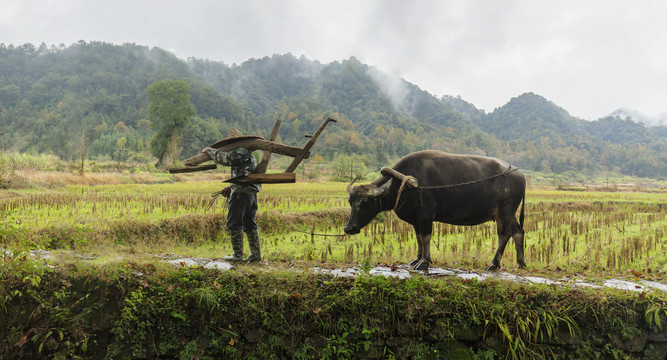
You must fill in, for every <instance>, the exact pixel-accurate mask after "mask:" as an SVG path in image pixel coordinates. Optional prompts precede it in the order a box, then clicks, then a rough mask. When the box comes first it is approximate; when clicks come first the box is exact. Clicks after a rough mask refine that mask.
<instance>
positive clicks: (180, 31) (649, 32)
mask: <svg viewBox="0 0 667 360" xmlns="http://www.w3.org/2000/svg"><path fill="white" fill-rule="evenodd" d="M665 15H667V2H665V1H662V0H643V1H622V0H589V1H579V0H576V1H575V0H562V1H535V0H415V1H404V0H364V1H356V0H339V1H330V0H327V1H323V0H246V1H215V0H190V1H183V0H178V1H177V0H143V1H135V0H96V1H87V0H4V1H2V8H1V11H0V43H4V44H6V45H9V44H14V45H21V44H23V43H28V42H29V43H33V44H35V45H38V44H40V43H42V42H44V43H46V44H47V45H59V44H61V43H62V44H65V45H70V44H72V43H75V42H77V41H79V40H85V41H105V42H111V43H115V44H123V43H136V44H140V45H147V46H150V47H153V46H157V47H160V48H163V49H165V50H168V51H171V52H174V53H175V54H176V55H177V56H179V57H180V58H182V59H187V58H188V57H197V58H205V59H210V60H214V61H222V62H224V63H226V64H234V63H236V64H240V63H242V62H243V61H245V60H247V59H250V58H261V57H264V56H271V55H273V54H285V53H292V54H294V55H296V56H301V55H304V56H306V57H307V58H308V59H310V60H318V61H320V62H322V63H324V64H326V63H329V62H332V61H342V60H344V59H347V58H349V57H351V56H354V57H356V58H357V59H359V60H360V61H361V62H363V63H365V64H368V65H371V66H374V67H376V68H377V69H379V70H380V71H383V72H386V73H388V74H390V75H392V76H398V77H403V78H404V79H405V80H407V81H409V82H411V83H414V84H415V85H417V86H419V87H420V88H421V89H424V90H426V91H428V92H430V93H431V94H433V95H435V96H437V97H440V96H442V95H452V96H457V95H460V96H461V97H462V98H463V99H465V100H467V101H469V102H471V103H473V104H475V105H476V106H477V107H479V108H482V109H484V110H486V111H487V112H488V111H493V109H494V108H496V107H499V106H502V105H504V104H505V103H506V102H507V101H509V99H511V98H512V97H515V96H518V95H520V94H522V93H525V92H534V93H536V94H539V95H542V96H544V97H545V98H547V99H549V100H551V101H553V102H554V103H556V104H558V105H559V106H561V107H563V108H565V109H566V110H567V111H568V112H570V113H571V114H572V115H574V116H579V117H582V118H586V119H596V118H599V117H602V116H605V115H607V114H609V113H611V112H612V111H614V110H616V109H618V108H621V107H628V108H633V109H638V110H639V111H641V112H642V113H646V114H649V115H651V116H652V115H655V114H661V113H664V112H665V111H667V105H666V104H665V102H664V99H666V98H667V65H665V61H664V60H665V59H667V46H665V43H666V42H667V26H665V22H664V18H665ZM393 95H395V96H399V97H400V95H401V93H400V91H399V92H397V93H394V94H393Z"/></svg>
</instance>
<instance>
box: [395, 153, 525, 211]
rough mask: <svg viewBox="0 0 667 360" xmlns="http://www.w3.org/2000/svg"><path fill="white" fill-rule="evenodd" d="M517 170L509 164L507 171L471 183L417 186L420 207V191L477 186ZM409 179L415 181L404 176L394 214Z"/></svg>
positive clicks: (421, 198) (422, 202)
mask: <svg viewBox="0 0 667 360" xmlns="http://www.w3.org/2000/svg"><path fill="white" fill-rule="evenodd" d="M517 170H519V168H518V167H515V166H512V164H510V166H509V167H508V168H507V170H505V171H503V172H501V173H498V174H495V175H491V176H487V177H485V178H482V179H477V180H471V181H467V182H463V183H458V184H447V185H430V186H418V187H417V190H418V191H419V202H420V203H421V205H422V206H424V198H423V197H422V190H424V189H426V190H431V189H445V188H453V187H458V186H465V185H472V184H477V183H481V182H484V181H487V180H491V179H495V178H497V177H501V176H505V175H507V174H509V173H511V172H514V171H517ZM410 179H415V178H414V177H413V176H410V175H405V177H404V178H403V180H402V181H401V186H400V187H399V188H398V194H397V195H396V204H394V212H396V210H397V209H398V203H399V201H400V199H401V194H402V193H403V190H404V188H405V184H406V183H407V182H408V181H409V180H410ZM415 180H417V179H415ZM417 181H418V180H417Z"/></svg>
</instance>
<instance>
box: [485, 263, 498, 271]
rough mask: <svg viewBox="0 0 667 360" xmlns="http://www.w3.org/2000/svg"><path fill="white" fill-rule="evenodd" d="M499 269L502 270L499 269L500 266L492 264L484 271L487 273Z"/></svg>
mask: <svg viewBox="0 0 667 360" xmlns="http://www.w3.org/2000/svg"><path fill="white" fill-rule="evenodd" d="M499 268H500V267H499V266H496V264H490V265H489V266H487V267H486V269H484V270H485V271H496V270H498V269H499Z"/></svg>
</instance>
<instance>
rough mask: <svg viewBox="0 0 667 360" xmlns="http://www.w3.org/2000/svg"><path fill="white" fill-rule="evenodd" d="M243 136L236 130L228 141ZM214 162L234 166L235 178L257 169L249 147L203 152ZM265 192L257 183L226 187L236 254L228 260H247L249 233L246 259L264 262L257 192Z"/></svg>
mask: <svg viewBox="0 0 667 360" xmlns="http://www.w3.org/2000/svg"><path fill="white" fill-rule="evenodd" d="M242 136H243V134H242V133H241V131H239V130H237V129H232V131H230V132H229V135H227V139H232V138H238V137H242ZM202 153H204V154H206V155H208V156H209V157H210V158H211V159H212V160H213V162H215V163H217V164H220V165H224V166H231V170H232V175H231V176H232V178H237V177H247V176H249V175H250V174H252V172H253V171H254V170H255V168H256V167H257V160H256V159H255V157H254V156H253V155H252V151H250V150H248V149H246V148H238V149H234V150H231V151H227V152H224V151H219V150H217V149H214V148H212V147H207V148H206V149H204V150H202ZM261 190H262V185H260V184H255V183H243V184H237V183H232V185H231V186H228V187H226V188H224V189H223V190H222V191H221V194H222V195H223V196H225V197H228V198H229V203H228V205H227V206H228V209H229V211H228V213H227V232H228V233H229V237H230V238H231V241H232V249H233V250H234V254H232V255H230V256H226V257H224V260H228V261H241V260H244V259H243V232H244V231H245V233H246V237H247V238H248V246H249V247H250V255H249V256H248V257H246V258H245V261H246V262H258V261H261V260H262V255H261V250H260V244H259V231H258V230H257V224H256V223H255V214H256V213H257V193H258V192H260V191H261Z"/></svg>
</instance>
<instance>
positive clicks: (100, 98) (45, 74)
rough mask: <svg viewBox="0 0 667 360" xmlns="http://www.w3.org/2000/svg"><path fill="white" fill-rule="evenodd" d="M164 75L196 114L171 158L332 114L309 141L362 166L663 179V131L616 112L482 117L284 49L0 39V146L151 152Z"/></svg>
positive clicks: (293, 129)
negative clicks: (439, 154) (421, 160)
mask: <svg viewBox="0 0 667 360" xmlns="http://www.w3.org/2000/svg"><path fill="white" fill-rule="evenodd" d="M164 80H169V81H180V82H183V84H186V85H187V88H188V94H189V100H190V102H191V103H192V105H193V108H194V109H193V110H194V111H195V112H196V114H195V115H193V116H191V117H190V120H189V121H188V122H187V124H185V125H184V127H183V128H182V129H180V130H179V131H178V134H177V135H178V137H179V138H180V142H179V143H180V146H179V151H180V158H181V159H183V158H186V157H190V156H192V155H193V154H196V153H198V152H199V151H200V149H201V148H202V147H203V146H206V145H209V144H211V143H213V142H215V141H217V140H219V139H221V138H222V137H224V134H226V133H228V132H229V130H230V129H231V128H234V127H236V128H239V129H240V130H242V131H243V132H244V133H246V134H259V135H264V136H268V132H269V131H270V129H271V127H272V125H273V122H274V121H275V119H278V118H279V119H282V120H283V125H282V127H281V131H280V133H279V141H281V142H284V143H287V144H290V145H296V146H301V145H303V143H304V142H305V140H304V138H303V136H304V134H309V133H312V132H313V131H314V130H315V129H316V128H317V126H319V124H320V123H321V122H322V121H323V119H325V118H326V117H328V116H330V117H333V118H335V119H337V120H338V124H336V125H335V126H331V127H329V128H327V130H326V132H325V133H324V134H323V136H322V137H321V138H320V140H319V141H318V144H317V146H316V148H315V149H314V151H315V152H316V153H317V154H318V155H319V156H320V157H321V158H323V160H325V161H329V162H334V160H335V159H343V158H344V157H343V155H345V156H348V157H350V158H354V157H355V156H356V158H357V159H359V161H361V162H363V165H364V166H365V167H366V168H367V170H368V171H373V170H376V169H378V168H379V167H381V166H386V165H389V164H390V163H391V162H392V161H394V160H395V159H397V158H399V157H401V156H404V155H406V154H408V153H410V152H413V151H417V150H423V149H437V150H443V151H448V152H453V153H471V154H480V155H482V154H483V155H491V156H500V157H503V158H506V159H508V160H509V161H511V162H512V163H513V164H515V165H517V166H519V167H522V168H525V169H529V170H539V171H549V172H555V173H563V172H567V171H577V172H590V173H595V172H600V171H618V172H622V173H625V174H633V175H637V176H646V177H665V176H667V165H666V164H667V158H666V156H667V155H665V154H667V148H666V143H667V130H665V129H664V128H646V127H644V126H643V125H641V124H636V123H634V122H632V121H630V120H629V119H619V118H606V119H600V120H598V121H594V122H586V121H583V120H579V119H576V118H573V117H571V116H570V115H569V114H568V113H567V112H566V111H565V110H563V109H561V108H559V107H558V106H556V105H555V104H553V103H551V102H549V101H547V100H546V99H544V98H542V97H540V96H538V95H535V94H524V95H521V96H519V97H516V98H513V99H512V100H510V101H509V102H508V104H506V105H505V106H503V107H501V108H498V109H495V110H494V111H493V112H492V113H489V114H487V113H485V112H484V111H481V110H478V109H476V108H475V107H474V105H472V104H469V103H467V102H465V101H463V100H462V99H460V98H455V97H449V96H444V97H442V98H440V99H438V98H436V97H435V96H433V95H431V94H429V93H427V92H425V91H423V90H420V89H419V88H418V87H417V86H415V85H413V84H410V83H408V82H406V81H404V80H402V79H394V78H391V77H389V76H387V75H386V74H382V73H381V72H380V71H378V70H377V69H375V68H373V67H370V66H368V65H365V64H362V63H361V62H359V61H358V60H357V59H355V58H350V59H348V60H345V61H342V62H333V63H330V64H321V63H319V62H317V61H310V60H308V59H306V58H305V57H300V58H297V57H295V56H293V55H291V54H286V55H274V56H271V57H264V58H261V59H249V60H247V61H245V62H244V63H242V64H239V65H236V64H234V65H231V66H229V65H226V64H224V63H221V62H213V61H209V60H205V59H195V58H190V59H188V60H187V61H182V60H180V59H178V58H176V57H175V56H174V55H172V54H170V53H168V52H166V51H164V50H161V49H159V48H149V47H146V46H138V45H135V44H124V45H112V44H108V43H103V42H84V41H80V42H78V43H75V44H72V45H69V46H65V45H58V46H53V45H52V46H47V45H45V44H41V45H39V46H34V45H31V44H24V45H20V46H14V45H5V44H0V129H2V131H1V132H2V135H0V149H1V150H3V151H18V152H32V153H51V154H55V155H57V156H59V157H61V158H63V159H68V160H75V159H79V158H80V157H81V156H86V157H89V158H93V159H114V160H116V159H118V157H119V156H121V154H123V155H122V156H124V159H126V160H128V161H139V162H152V163H155V162H158V161H159V160H161V156H160V154H163V152H162V151H163V150H165V149H164V147H166V146H167V145H168V143H169V140H166V136H161V135H159V136H158V138H160V139H161V140H160V141H157V140H154V141H153V142H151V139H155V138H156V134H159V131H160V130H159V128H158V127H156V126H155V121H153V122H152V121H151V120H154V116H152V115H151V114H150V106H149V104H150V99H149V97H150V91H149V88H150V87H151V86H152V84H156V83H159V82H161V81H164ZM172 135H173V134H172ZM121 138H123V139H125V140H124V141H121V142H120V143H123V146H122V151H119V144H120V143H119V140H120V139H121ZM161 147H162V149H160V148H161ZM84 152H85V154H83V153H84Z"/></svg>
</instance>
